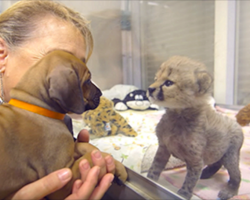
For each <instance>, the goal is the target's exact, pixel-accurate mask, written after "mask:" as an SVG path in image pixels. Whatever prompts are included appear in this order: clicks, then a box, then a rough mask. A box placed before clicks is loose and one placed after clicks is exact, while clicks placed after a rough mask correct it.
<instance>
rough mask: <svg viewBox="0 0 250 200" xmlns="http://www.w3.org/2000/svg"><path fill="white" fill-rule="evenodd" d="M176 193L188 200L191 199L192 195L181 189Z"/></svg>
mask: <svg viewBox="0 0 250 200" xmlns="http://www.w3.org/2000/svg"><path fill="white" fill-rule="evenodd" d="M177 193H178V194H179V195H181V196H182V197H184V198H185V199H188V200H189V199H191V197H192V193H190V192H188V191H186V190H184V189H182V188H181V189H179V190H178V192H177Z"/></svg>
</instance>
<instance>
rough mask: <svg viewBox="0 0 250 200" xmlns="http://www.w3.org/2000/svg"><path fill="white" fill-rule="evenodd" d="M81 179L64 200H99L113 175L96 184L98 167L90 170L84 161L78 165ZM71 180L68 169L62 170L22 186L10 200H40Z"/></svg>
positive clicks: (70, 173) (107, 175)
mask: <svg viewBox="0 0 250 200" xmlns="http://www.w3.org/2000/svg"><path fill="white" fill-rule="evenodd" d="M79 169H80V173H81V179H78V180H76V181H75V182H74V185H73V187H72V194H71V195H69V196H68V197H67V198H66V199H101V198H102V196H103V195H104V193H105V192H106V191H107V190H108V188H109V187H110V185H111V183H112V181H113V179H114V175H113V174H110V173H108V174H105V175H104V176H103V178H102V179H101V180H100V182H99V184H97V183H98V176H99V173H100V167H98V166H95V167H93V168H90V166H89V163H88V161H87V160H86V159H84V160H82V161H81V162H80V163H79ZM71 178H72V172H71V170H70V169H67V168H64V169H61V170H57V171H55V172H52V173H51V174H49V175H47V176H45V177H43V178H41V179H39V180H38V181H35V182H33V183H31V184H28V185H26V186H24V187H23V188H22V189H20V190H19V191H18V192H16V193H15V194H14V195H12V196H11V199H19V200H22V199H25V200H26V199H42V198H44V197H45V196H47V195H49V194H51V193H53V192H55V191H57V190H59V189H60V188H62V187H63V186H64V185H66V183H68V182H69V180H70V179H71Z"/></svg>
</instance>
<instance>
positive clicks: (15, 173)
mask: <svg viewBox="0 0 250 200" xmlns="http://www.w3.org/2000/svg"><path fill="white" fill-rule="evenodd" d="M100 96H101V91H100V90H99V88H97V87H96V86H95V85H94V84H93V83H92V82H91V74H90V72H89V70H88V68H87V67H86V65H85V64H84V62H82V61H81V60H79V59H78V58H76V57H75V56H73V55H72V54H70V53H68V52H65V51H60V50H57V51H53V52H50V53H48V54H47V55H46V56H45V57H44V58H42V59H41V60H40V61H39V62H38V63H37V64H35V65H34V66H33V67H31V68H30V69H29V70H28V71H27V72H26V73H25V75H24V76H23V77H22V79H21V80H20V82H19V83H18V84H17V86H16V87H15V88H14V89H13V90H12V91H11V98H12V99H14V100H11V101H10V103H9V104H7V103H6V104H4V105H1V106H0V131H1V133H0V155H1V158H0V166H1V167H0V199H4V198H6V197H8V196H9V195H11V194H12V193H14V192H16V191H17V190H19V189H20V188H21V187H23V186H24V185H26V184H28V183H31V182H33V181H35V180H37V179H39V178H42V177H44V176H45V175H47V174H49V173H51V172H53V171H55V170H57V169H61V168H63V167H69V168H71V169H72V172H73V177H74V178H73V179H72V180H71V181H70V183H69V184H67V185H66V186H65V187H64V188H63V189H62V190H60V191H57V192H55V193H53V194H52V195H50V196H49V198H57V199H64V198H65V197H66V196H68V195H69V194H70V193H71V189H72V184H73V182H74V180H75V179H77V178H80V173H79V169H78V166H79V162H80V160H81V159H83V158H86V159H88V160H89V161H91V159H90V152H91V151H92V150H93V149H95V147H93V146H92V145H90V144H87V145H85V146H84V145H82V144H78V143H76V145H75V143H74V141H73V139H72V135H71V133H70V132H69V130H68V128H67V127H66V125H65V123H64V122H63V120H62V119H63V116H64V115H63V114H65V113H77V114H81V113H83V112H84V111H86V110H88V109H94V108H96V107H97V106H98V104H99V100H100ZM16 100H19V101H16ZM27 103H28V105H26V104H27ZM34 105H35V108H32V107H34ZM36 106H38V107H36ZM19 107H21V109H20V108H19ZM31 108H32V109H33V110H30V111H28V110H29V109H31ZM44 109H45V111H44ZM39 110H42V111H41V112H40V111H39ZM37 112H40V114H37ZM48 113H49V115H50V116H49V117H48V116H44V114H45V115H47V114H48ZM53 115H54V116H53ZM58 116H59V117H58ZM53 117H55V118H57V117H58V118H60V119H55V118H53ZM83 146H84V147H83ZM86 146H87V147H88V149H86ZM82 155H83V156H82ZM104 155H107V154H104ZM81 156H82V157H81ZM116 175H117V176H118V177H119V178H120V179H121V180H122V181H125V179H126V177H127V174H126V171H125V169H124V167H123V166H122V164H120V163H118V162H116Z"/></svg>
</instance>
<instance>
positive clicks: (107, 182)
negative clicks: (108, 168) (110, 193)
mask: <svg viewBox="0 0 250 200" xmlns="http://www.w3.org/2000/svg"><path fill="white" fill-rule="evenodd" d="M113 179H114V175H113V174H105V176H104V177H103V178H102V179H101V181H100V183H99V185H98V186H97V187H96V188H95V190H94V192H93V193H92V194H91V196H90V198H89V199H101V198H102V197H103V195H104V194H105V192H106V191H107V190H108V189H109V187H110V186H111V184H112V181H113Z"/></svg>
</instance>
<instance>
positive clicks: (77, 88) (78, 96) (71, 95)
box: [48, 66, 85, 114]
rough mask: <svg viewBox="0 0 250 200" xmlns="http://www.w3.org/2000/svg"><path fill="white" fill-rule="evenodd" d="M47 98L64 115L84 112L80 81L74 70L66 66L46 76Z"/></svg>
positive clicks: (59, 67) (55, 69) (57, 68)
mask: <svg viewBox="0 0 250 200" xmlns="http://www.w3.org/2000/svg"><path fill="white" fill-rule="evenodd" d="M48 83H49V96H50V98H51V99H53V100H54V101H55V102H56V103H57V104H58V105H59V106H60V107H61V108H62V109H63V111H65V112H66V113H68V112H73V113H77V114H81V113H83V112H84V110H85V102H84V99H83V93H82V89H81V81H80V80H79V77H78V74H77V73H76V72H75V70H74V69H72V68H70V67H66V66H58V67H56V68H54V69H53V70H52V71H51V73H50V74H49V76H48Z"/></svg>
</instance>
